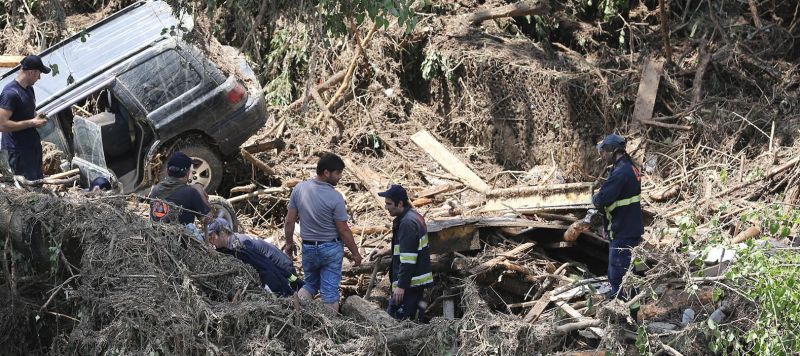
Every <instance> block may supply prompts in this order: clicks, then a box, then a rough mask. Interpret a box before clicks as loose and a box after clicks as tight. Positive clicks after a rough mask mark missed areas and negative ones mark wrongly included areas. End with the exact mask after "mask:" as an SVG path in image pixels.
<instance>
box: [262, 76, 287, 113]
mask: <svg viewBox="0 0 800 356" xmlns="http://www.w3.org/2000/svg"><path fill="white" fill-rule="evenodd" d="M266 99H267V102H268V103H269V104H270V105H288V104H290V103H291V102H292V81H291V79H290V78H289V72H288V71H285V72H282V73H281V74H280V75H278V76H277V77H275V79H273V80H272V81H270V82H269V83H268V84H267V87H266Z"/></svg>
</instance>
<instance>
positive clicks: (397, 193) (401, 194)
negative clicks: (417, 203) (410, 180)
mask: <svg viewBox="0 0 800 356" xmlns="http://www.w3.org/2000/svg"><path fill="white" fill-rule="evenodd" d="M378 196H381V197H384V198H389V199H392V200H394V201H404V200H408V193H407V192H406V188H403V186H401V185H399V184H392V185H391V186H390V187H389V189H387V190H386V191H385V192H380V193H378Z"/></svg>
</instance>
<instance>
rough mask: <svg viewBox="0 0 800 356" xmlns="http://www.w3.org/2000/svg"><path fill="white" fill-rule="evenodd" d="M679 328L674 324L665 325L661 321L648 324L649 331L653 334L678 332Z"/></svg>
mask: <svg viewBox="0 0 800 356" xmlns="http://www.w3.org/2000/svg"><path fill="white" fill-rule="evenodd" d="M677 329H678V326H677V325H675V324H672V323H664V322H661V321H654V322H652V323H649V324H647V331H648V332H651V333H656V334H661V333H665V332H668V331H674V330H677Z"/></svg>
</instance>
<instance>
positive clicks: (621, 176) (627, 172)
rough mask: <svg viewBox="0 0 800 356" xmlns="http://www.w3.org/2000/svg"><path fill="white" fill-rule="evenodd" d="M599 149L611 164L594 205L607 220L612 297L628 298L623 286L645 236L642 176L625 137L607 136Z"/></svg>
mask: <svg viewBox="0 0 800 356" xmlns="http://www.w3.org/2000/svg"><path fill="white" fill-rule="evenodd" d="M597 150H598V152H599V154H600V156H601V157H602V159H603V161H604V162H605V163H607V164H609V165H611V166H610V169H609V173H608V177H607V179H606V181H605V182H604V183H603V185H602V186H601V187H600V190H599V191H598V192H597V194H595V195H594V196H593V197H592V204H594V206H595V207H596V208H597V209H598V211H600V212H601V213H602V215H603V217H604V218H605V222H604V224H603V227H604V231H605V235H606V237H607V238H608V240H609V250H608V282H609V283H610V284H611V292H610V297H611V298H620V299H626V295H625V293H624V292H621V291H620V284H621V283H622V277H623V276H624V275H625V273H626V272H627V271H628V268H629V267H630V264H631V249H633V248H634V247H636V246H637V245H639V243H640V242H641V240H642V234H643V233H644V221H643V219H642V206H641V203H640V200H641V195H640V194H641V191H642V188H641V182H640V178H641V175H640V172H639V169H638V168H636V167H635V166H634V165H633V162H632V161H631V157H630V156H629V155H628V153H627V152H626V151H625V139H624V138H622V137H621V136H619V135H615V134H611V135H608V136H606V137H605V138H604V139H603V141H601V142H600V143H599V144H597Z"/></svg>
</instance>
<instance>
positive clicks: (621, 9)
mask: <svg viewBox="0 0 800 356" xmlns="http://www.w3.org/2000/svg"><path fill="white" fill-rule="evenodd" d="M599 5H600V8H602V9H603V20H604V21H609V20H611V19H613V18H615V17H617V15H620V14H623V13H627V12H628V10H629V9H628V7H629V6H628V0H600V3H599ZM623 41H624V37H622V38H621V39H620V42H623Z"/></svg>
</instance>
